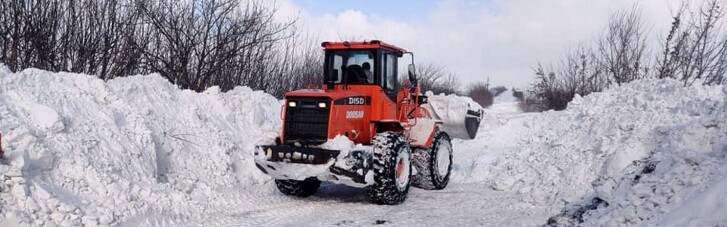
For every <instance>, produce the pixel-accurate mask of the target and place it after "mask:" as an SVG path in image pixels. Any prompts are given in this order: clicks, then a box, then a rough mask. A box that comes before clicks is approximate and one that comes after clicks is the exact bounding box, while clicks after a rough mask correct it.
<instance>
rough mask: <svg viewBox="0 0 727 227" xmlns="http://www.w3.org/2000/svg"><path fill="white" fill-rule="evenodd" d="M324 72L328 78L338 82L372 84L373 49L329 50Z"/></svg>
mask: <svg viewBox="0 0 727 227" xmlns="http://www.w3.org/2000/svg"><path fill="white" fill-rule="evenodd" d="M328 64H329V65H328V66H329V67H326V68H327V69H326V71H327V72H326V74H327V75H328V80H333V81H334V83H336V84H340V83H343V82H344V81H347V82H348V84H374V82H375V81H374V75H373V74H374V73H373V70H374V53H373V51H368V50H361V51H351V50H346V51H331V52H330V53H329V55H328Z"/></svg>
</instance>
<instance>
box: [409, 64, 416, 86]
mask: <svg viewBox="0 0 727 227" xmlns="http://www.w3.org/2000/svg"><path fill="white" fill-rule="evenodd" d="M416 72H417V71H416V67H415V66H414V63H412V64H409V81H412V82H414V81H416V80H417V73H416Z"/></svg>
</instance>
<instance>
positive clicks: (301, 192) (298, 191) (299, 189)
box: [275, 178, 321, 198]
mask: <svg viewBox="0 0 727 227" xmlns="http://www.w3.org/2000/svg"><path fill="white" fill-rule="evenodd" d="M275 185H276V186H278V190H280V192H282V193H283V194H286V195H290V196H296V197H302V198H304V197H308V196H312V195H313V194H316V191H318V187H320V186H321V181H319V180H318V179H315V178H308V179H306V180H304V181H299V180H275Z"/></svg>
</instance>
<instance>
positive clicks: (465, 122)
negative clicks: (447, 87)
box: [422, 93, 484, 140]
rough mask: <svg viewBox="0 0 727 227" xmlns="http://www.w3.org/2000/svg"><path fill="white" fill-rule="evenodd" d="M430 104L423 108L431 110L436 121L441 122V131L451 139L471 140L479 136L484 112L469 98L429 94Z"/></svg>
mask: <svg viewBox="0 0 727 227" xmlns="http://www.w3.org/2000/svg"><path fill="white" fill-rule="evenodd" d="M427 96H428V99H429V100H428V103H426V104H422V107H424V108H426V109H427V110H429V113H430V114H431V115H432V117H433V118H434V119H437V120H441V121H442V126H441V127H440V130H442V131H444V132H447V134H449V136H450V137H452V138H458V139H465V140H470V139H474V138H475V137H476V136H477V131H478V129H479V128H480V121H481V120H482V116H483V114H484V111H483V110H482V108H481V107H480V106H479V105H478V104H476V103H475V102H474V101H472V100H471V99H470V98H467V97H460V96H456V95H447V96H444V95H438V96H435V95H432V94H431V93H428V94H427Z"/></svg>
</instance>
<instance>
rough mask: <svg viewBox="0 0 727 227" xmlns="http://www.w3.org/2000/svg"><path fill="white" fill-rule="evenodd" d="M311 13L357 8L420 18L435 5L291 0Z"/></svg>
mask: <svg viewBox="0 0 727 227" xmlns="http://www.w3.org/2000/svg"><path fill="white" fill-rule="evenodd" d="M291 2H293V3H295V4H296V5H298V6H300V7H301V8H303V9H305V10H306V11H308V12H309V13H311V14H313V15H321V14H337V13H339V12H342V11H345V10H358V11H362V12H366V13H369V14H372V15H373V14H375V15H378V16H381V17H387V18H392V19H398V20H421V19H424V18H426V16H427V13H428V12H429V11H430V10H431V9H432V8H434V7H435V6H436V4H437V1H436V0H400V1H396V0H395V1H392V0H388V1H387V0H334V1H323V0H291Z"/></svg>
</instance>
